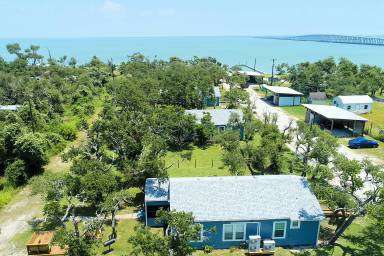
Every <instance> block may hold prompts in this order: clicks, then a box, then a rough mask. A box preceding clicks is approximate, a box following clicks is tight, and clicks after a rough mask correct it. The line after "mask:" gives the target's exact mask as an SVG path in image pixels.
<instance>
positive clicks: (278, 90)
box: [263, 85, 303, 95]
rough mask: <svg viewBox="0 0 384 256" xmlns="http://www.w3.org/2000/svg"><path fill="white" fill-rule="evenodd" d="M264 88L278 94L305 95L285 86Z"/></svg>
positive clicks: (266, 86) (265, 86)
mask: <svg viewBox="0 0 384 256" xmlns="http://www.w3.org/2000/svg"><path fill="white" fill-rule="evenodd" d="M263 88H265V89H266V90H268V91H271V92H273V93H276V94H290V95H303V94H302V93H301V92H298V91H296V90H293V89H292V88H289V87H285V86H269V85H263Z"/></svg>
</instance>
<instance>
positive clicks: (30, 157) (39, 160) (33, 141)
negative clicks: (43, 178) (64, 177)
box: [15, 133, 48, 176]
mask: <svg viewBox="0 0 384 256" xmlns="http://www.w3.org/2000/svg"><path fill="white" fill-rule="evenodd" d="M47 148H48V142H47V140H46V139H45V137H44V136H43V135H42V134H40V133H35V134H33V133H26V134H24V135H22V136H21V137H20V138H18V139H17V141H16V143H15V153H16V155H17V157H18V158H19V159H21V160H23V161H24V162H25V164H26V166H27V168H26V171H27V174H28V176H31V175H32V174H34V173H37V172H38V171H40V170H41V168H42V166H43V165H44V164H46V163H47V156H46V150H47Z"/></svg>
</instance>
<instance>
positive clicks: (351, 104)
mask: <svg viewBox="0 0 384 256" xmlns="http://www.w3.org/2000/svg"><path fill="white" fill-rule="evenodd" d="M372 103H373V100H372V98H371V97H369V96H368V95H351V96H336V97H334V98H333V105H335V106H336V107H339V108H342V109H345V110H348V111H351V112H355V113H361V114H363V113H369V112H371V111H372Z"/></svg>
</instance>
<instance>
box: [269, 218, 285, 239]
mask: <svg viewBox="0 0 384 256" xmlns="http://www.w3.org/2000/svg"><path fill="white" fill-rule="evenodd" d="M280 223H284V236H282V237H275V226H276V224H280ZM286 236H287V222H286V221H274V222H273V229H272V239H285V238H286Z"/></svg>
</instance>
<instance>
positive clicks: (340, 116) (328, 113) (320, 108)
mask: <svg viewBox="0 0 384 256" xmlns="http://www.w3.org/2000/svg"><path fill="white" fill-rule="evenodd" d="M303 106H304V107H305V108H307V109H310V110H312V111H313V112H316V113H318V114H320V115H322V116H324V117H325V118H327V119H334V120H352V121H364V122H366V121H368V120H367V119H365V118H363V117H361V116H358V115H356V114H354V113H352V112H350V111H347V110H345V109H342V108H338V107H336V106H328V105H314V104H303Z"/></svg>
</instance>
